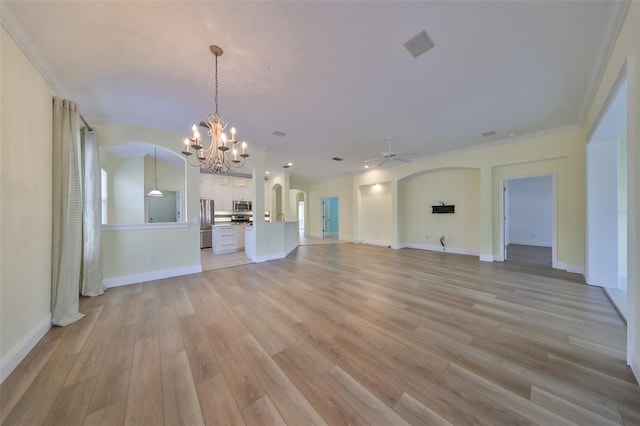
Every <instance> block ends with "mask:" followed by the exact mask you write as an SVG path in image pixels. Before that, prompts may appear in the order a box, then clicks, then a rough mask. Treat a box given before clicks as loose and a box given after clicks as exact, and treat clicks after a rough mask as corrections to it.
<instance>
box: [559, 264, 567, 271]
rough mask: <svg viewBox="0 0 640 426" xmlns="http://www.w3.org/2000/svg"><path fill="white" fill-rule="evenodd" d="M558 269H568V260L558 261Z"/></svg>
mask: <svg viewBox="0 0 640 426" xmlns="http://www.w3.org/2000/svg"><path fill="white" fill-rule="evenodd" d="M556 269H562V270H563V271H566V270H567V262H556Z"/></svg>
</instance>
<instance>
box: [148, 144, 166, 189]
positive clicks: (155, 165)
mask: <svg viewBox="0 0 640 426" xmlns="http://www.w3.org/2000/svg"><path fill="white" fill-rule="evenodd" d="M145 197H157V198H164V197H166V195H164V194H163V193H162V191H160V190H159V189H158V153H157V152H156V148H153V189H152V190H151V191H149V192H148V193H147V194H145Z"/></svg>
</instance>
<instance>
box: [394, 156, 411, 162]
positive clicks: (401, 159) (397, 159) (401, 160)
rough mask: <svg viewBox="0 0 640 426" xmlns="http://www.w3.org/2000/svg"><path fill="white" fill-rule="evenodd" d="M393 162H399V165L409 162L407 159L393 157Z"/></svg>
mask: <svg viewBox="0 0 640 426" xmlns="http://www.w3.org/2000/svg"><path fill="white" fill-rule="evenodd" d="M393 159H394V160H396V161H400V162H401V163H410V162H411V160H409V159H407V158H400V157H397V156H396V157H393Z"/></svg>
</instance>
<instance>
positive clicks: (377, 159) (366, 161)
mask: <svg viewBox="0 0 640 426" xmlns="http://www.w3.org/2000/svg"><path fill="white" fill-rule="evenodd" d="M380 160H381V159H380V158H372V159H370V160H364V161H363V163H375V162H376V161H380Z"/></svg>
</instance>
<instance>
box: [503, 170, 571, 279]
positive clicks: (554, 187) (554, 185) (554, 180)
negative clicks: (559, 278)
mask: <svg viewBox="0 0 640 426" xmlns="http://www.w3.org/2000/svg"><path fill="white" fill-rule="evenodd" d="M544 176H551V201H552V203H553V215H552V222H551V228H552V229H551V267H552V268H554V269H567V268H566V264H562V265H559V264H558V176H557V173H541V174H534V175H526V176H506V177H503V178H502V179H500V188H502V190H501V191H500V214H501V218H500V253H499V254H498V258H497V259H495V260H497V261H498V262H504V261H505V260H506V258H507V257H506V246H507V244H506V243H507V241H506V240H507V232H506V229H505V225H506V222H507V210H506V208H507V201H508V200H507V199H506V198H507V186H506V184H507V181H510V180H518V179H528V178H536V177H544Z"/></svg>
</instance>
